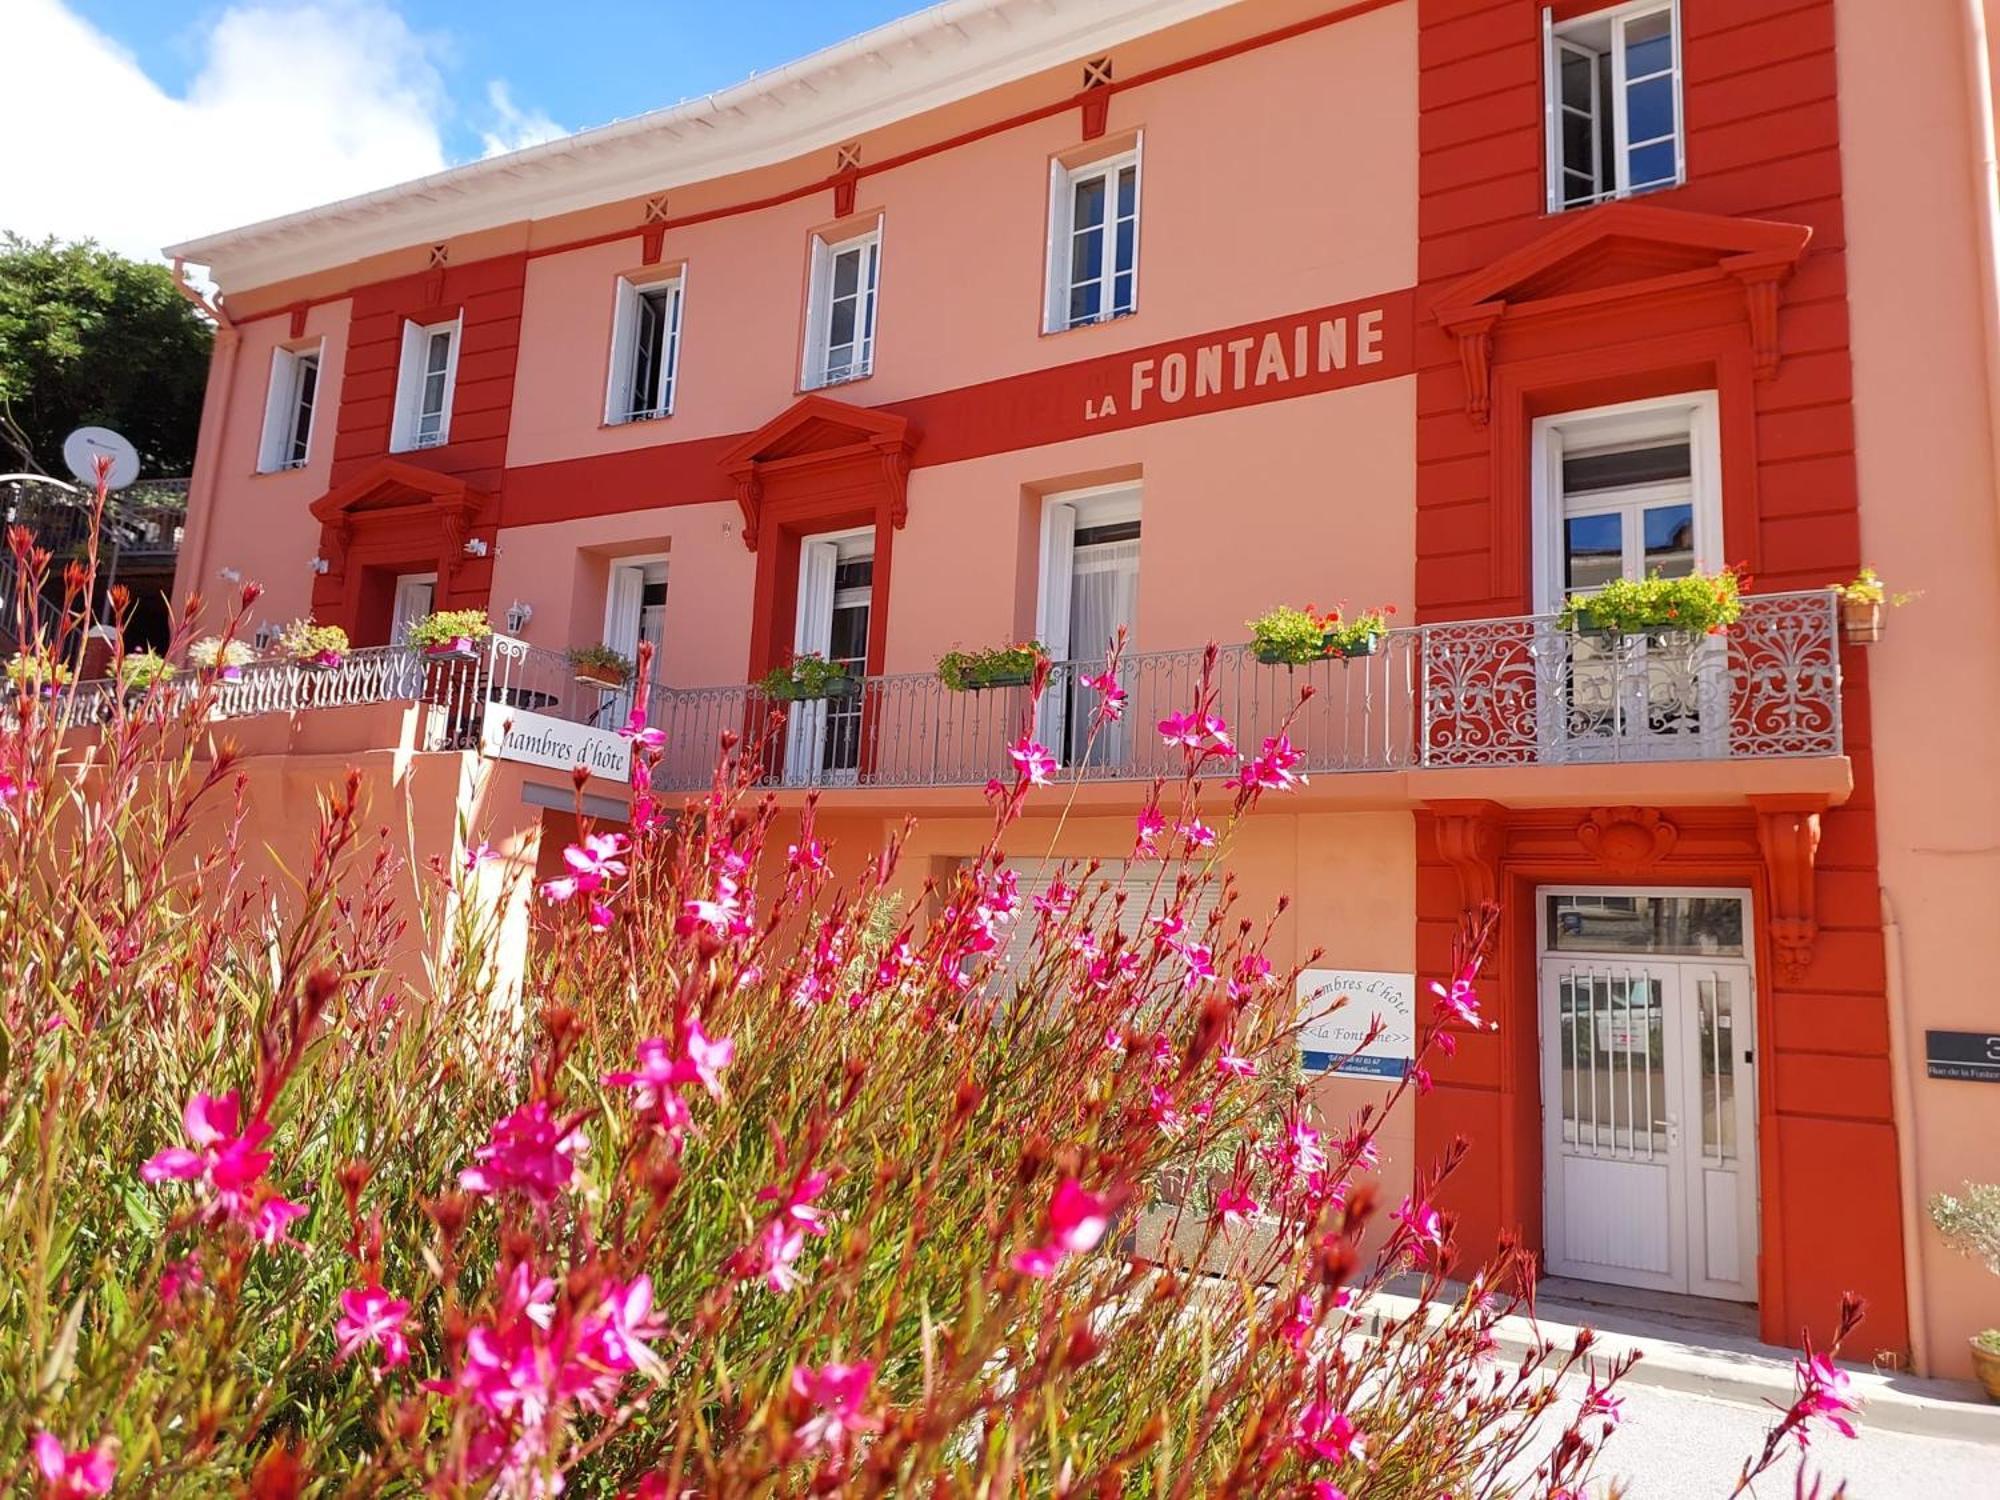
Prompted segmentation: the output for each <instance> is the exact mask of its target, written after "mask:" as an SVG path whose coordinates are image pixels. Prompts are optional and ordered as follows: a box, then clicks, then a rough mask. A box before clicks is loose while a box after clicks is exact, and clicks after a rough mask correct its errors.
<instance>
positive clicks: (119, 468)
mask: <svg viewBox="0 0 2000 1500" xmlns="http://www.w3.org/2000/svg"><path fill="white" fill-rule="evenodd" d="M100 458H108V459H110V460H111V472H110V473H108V474H106V475H105V477H104V482H105V484H106V486H107V487H108V488H110V489H114V490H122V489H124V488H125V486H126V485H128V484H130V483H131V482H132V481H133V480H135V479H137V478H138V477H139V450H138V449H136V448H134V447H133V446H132V445H131V444H130V443H128V442H126V441H125V439H124V438H122V437H120V436H119V435H118V434H117V433H115V432H113V431H112V430H111V429H110V428H109V427H79V428H77V430H76V431H75V432H72V433H71V434H70V435H69V436H68V437H66V438H64V439H63V462H64V463H66V464H68V465H69V471H70V473H72V474H74V475H75V476H76V477H77V479H78V481H79V482H81V483H83V484H86V485H89V486H90V488H92V489H96V488H97V461H98V460H99V459H100Z"/></svg>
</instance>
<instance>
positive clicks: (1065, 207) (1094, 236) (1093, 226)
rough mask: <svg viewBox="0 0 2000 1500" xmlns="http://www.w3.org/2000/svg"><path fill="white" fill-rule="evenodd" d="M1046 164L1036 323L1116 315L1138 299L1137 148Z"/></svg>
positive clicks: (1071, 324) (1077, 323) (1057, 325)
mask: <svg viewBox="0 0 2000 1500" xmlns="http://www.w3.org/2000/svg"><path fill="white" fill-rule="evenodd" d="M1053 170H1054V180H1053V184H1052V187H1051V192H1050V198H1049V305H1048V316H1047V320H1046V322H1045V324H1044V326H1045V328H1046V329H1047V330H1048V331H1049V332H1050V333H1054V332H1056V331H1057V330H1059V329H1063V328H1078V327H1081V326H1082V325H1083V324H1085V323H1100V322H1103V321H1104V320H1105V319H1107V318H1122V317H1124V316H1125V315H1126V314H1127V313H1130V312H1132V311H1134V310H1135V309H1136V308H1137V307H1138V305H1139V152H1138V149H1137V148H1136V147H1135V148H1133V149H1132V150H1130V151H1125V152H1121V153H1119V154H1118V155H1117V156H1112V157H1106V158H1103V159H1100V160H1097V161H1092V162H1087V163H1085V164H1084V165H1082V166H1075V167H1069V166H1064V165H1063V164H1062V163H1061V162H1057V163H1056V164H1055V167H1054V169H1053Z"/></svg>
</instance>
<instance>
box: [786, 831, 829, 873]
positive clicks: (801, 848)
mask: <svg viewBox="0 0 2000 1500" xmlns="http://www.w3.org/2000/svg"><path fill="white" fill-rule="evenodd" d="M785 868H786V869H788V870H797V871H803V872H804V873H806V874H808V875H818V874H820V873H821V872H823V871H824V870H825V869H826V845H824V844H822V843H821V842H820V841H819V840H818V839H804V840H801V841H800V842H799V843H796V844H787V845H786V846H785Z"/></svg>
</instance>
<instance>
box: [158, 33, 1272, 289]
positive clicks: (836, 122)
mask: <svg viewBox="0 0 2000 1500" xmlns="http://www.w3.org/2000/svg"><path fill="white" fill-rule="evenodd" d="M1233 3H1235V0H945V3H944V4H941V5H934V6H932V7H931V8H930V9H929V10H925V11H920V12H918V13H917V14H915V15H912V16H905V17H904V18H903V19H901V20H898V21H891V22H890V23H889V24H888V25H886V26H879V27H877V28H875V29H874V30H873V31H867V32H863V33H862V34H861V35H859V36H857V37H853V38H851V39H849V40H848V41H845V42H840V43H837V44H836V45H834V46H832V47H829V48H826V49H825V50H824V51H821V52H816V53H814V54H812V55H811V56H810V57H806V58H803V59H801V60H800V61H798V62H793V63H787V64H786V65H785V66H783V67H781V68H778V69H777V70H775V71H774V72H770V73H764V74H760V75H758V76H756V77H753V78H751V79H749V80H747V81H746V82H743V83H739V84H736V85H734V86H733V87H731V88H727V89H723V90H722V91H720V92H719V93H714V94H708V95H705V96H704V97H702V98H699V99H690V100H688V101H686V102H685V103H682V104H677V105H675V106H674V107H672V108H671V109H660V110H653V111H651V112H649V113H647V114H643V115H637V116H634V117H633V118H631V119H629V120H620V121H617V122H615V123H613V124H610V125H603V126H599V127H597V128H596V129H593V130H585V131H582V132H579V133H578V134H576V135H571V136H565V137H563V138H562V139H560V140H555V141H547V142H544V143H543V144H541V145H537V146H529V147H527V148H526V149H524V150H520V151H514V152H509V153H508V154H507V155H505V156H496V157H490V158H488V159H486V160H484V161H477V162H471V163H468V164H467V165H465V166H460V167H452V168H450V169H448V170H446V171H443V172H437V173H433V174H432V175H431V176H429V177H420V178H418V179H416V180H415V181H413V182H406V183H402V184H399V185H397V186H395V187H388V188H381V189H378V190H377V191H375V192H372V193H364V194H362V195H361V196H359V197H355V198H344V199H342V200H340V201H339V202H337V203H329V204H326V205H324V206H322V207H319V208H309V209H305V210H303V211H301V212H299V213H294V214H287V215H285V216H283V217H282V218H276V219H266V220H264V221H263V222H261V223H257V224H250V225H246V226H245V227H243V228H240V229H232V230H228V231H226V232H224V233H221V234H213V235H208V236H205V237H203V238H201V239H194V240H188V241H186V242H184V243H182V244H178V245H170V246H168V247H167V249H166V251H165V253H166V254H167V255H168V256H169V257H170V258H172V259H175V260H185V261H187V262H189V263H191V264H194V265H200V266H206V267H208V269H209V274H210V276H211V278H212V279H213V280H214V281H215V282H216V283H217V284H218V285H220V286H223V287H225V288H234V289H236V290H239V291H240V290H242V289H244V288H248V287H255V286H263V285H267V284H269V283H271V282H274V281H282V280H286V279H289V278H291V277H294V276H301V275H306V274H309V273H311V272H314V271H323V270H328V269H331V268H333V267H337V266H342V265H346V264H348V263H350V262H352V261H355V260H359V259H361V258H363V257H365V256H369V255H379V254H382V253H384V252H386V251H391V250H400V249H405V248H408V247H410V246H414V245H422V244H430V243H435V242H437V241H440V240H444V239H448V238H450V237H451V236H453V235H461V234H467V233H470V232H472V231H475V230H481V229H494V228H499V227H501V226H503V225H507V224H513V223H519V222H522V221H523V220H529V219H538V218H548V217H552V216H554V215H557V214H564V213H570V212H574V211H576V210H578V209H584V208H590V207H594V206H596V205H598V204H602V203H611V202H616V201H618V200H620V199H625V198H638V197H643V196H645V195H647V194H651V193H658V192H664V191H668V190H670V189H672V188H674V187H678V186H684V185H686V184H688V183H691V182H702V181H706V180H708V179H711V178H715V177H722V176H727V175H729V174H731V173H735V172H743V171H749V170H752V169H755V168H758V167H766V166H771V165H774V164H776V163H779V162H783V161H788V160H792V159H794V158H796V157H799V156H801V155H804V154H806V153H808V152H811V151H815V150H820V149H823V148H825V147H828V146H833V145H837V144H840V143H841V142H844V141H847V140H851V139H853V138H854V137H855V136H857V135H861V134H863V133H865V132H867V131H870V130H876V129H880V128H881V127H883V126H885V125H888V124H892V123H894V122H895V121H897V120H901V119H906V118H908V117H910V116H912V115H916V114H921V113H923V112H924V111H925V110H929V109H934V108H936V107H938V106H940V105H943V104H948V103H950V102H952V101H953V100H956V99H963V98H966V97H968V96H970V95H973V94H977V93H980V92H982V91H984V90H986V89H990V88H995V87H998V86H1000V85H1003V84H1006V83H1009V82H1011V81H1013V80H1015V79H1019V78H1024V77H1028V76H1031V75H1033V74H1035V73H1039V72H1042V71H1043V70H1045V69H1048V68H1052V67H1057V66H1059V65H1061V64H1063V63H1066V62H1078V63H1080V62H1082V61H1083V60H1084V59H1086V58H1087V57H1089V56H1092V55H1094V54H1096V53H1098V52H1101V51H1104V50H1106V49H1108V48H1110V47H1113V46H1115V45H1117V44H1118V43H1120V42H1123V41H1129V40H1130V39H1131V38H1133V37H1135V36H1143V35H1145V34H1147V33H1148V32H1153V31H1159V30H1162V29H1164V28H1165V27H1168V26H1172V25H1174V24H1176V23H1177V22H1180V21H1183V20H1186V19H1188V18H1190V17H1192V16H1197V15H1202V14H1205V13H1207V12H1209V11H1214V10H1220V9H1223V8H1225V7H1226V6H1228V5H1230V4H1233ZM1080 82H1081V80H1080V79H1079V83H1080ZM863 166H864V170H865V168H866V163H864V164H863ZM632 232H633V233H634V234H637V233H639V227H638V226H637V225H634V226H633V231H632Z"/></svg>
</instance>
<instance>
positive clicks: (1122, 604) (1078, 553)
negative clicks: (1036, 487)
mask: <svg viewBox="0 0 2000 1500" xmlns="http://www.w3.org/2000/svg"><path fill="white" fill-rule="evenodd" d="M1138 616H1139V489H1138V487H1137V486H1136V485H1129V484H1127V485H1110V486H1105V487H1102V488H1098V489H1090V490H1078V491H1073V492H1070V493H1067V494H1062V495H1052V496H1050V497H1049V498H1048V499H1047V500H1046V501H1044V502H1043V505H1042V567H1041V579H1040V584H1039V595H1038V602H1037V606H1036V613H1035V637H1036V639H1037V640H1039V641H1040V642H1041V643H1042V644H1043V645H1044V646H1046V647H1048V649H1049V651H1050V652H1051V653H1052V654H1053V655H1054V657H1055V660H1056V661H1057V662H1058V663H1060V664H1061V665H1060V666H1059V668H1058V671H1057V675H1056V677H1055V679H1054V680H1053V681H1052V682H1051V683H1050V686H1049V691H1048V694H1047V695H1046V696H1045V697H1044V698H1043V700H1042V714H1043V722H1042V725H1041V732H1042V734H1043V735H1044V743H1045V744H1047V745H1048V746H1049V747H1050V748H1051V749H1053V750H1055V751H1056V752H1057V753H1058V754H1059V755H1060V756H1061V757H1062V758H1063V762H1064V764H1066V765H1077V764H1082V763H1083V762H1084V761H1086V760H1088V761H1089V763H1091V764H1093V765H1111V764H1116V763H1118V762H1119V761H1120V760H1122V759H1123V758H1124V756H1125V753H1126V751H1127V749H1128V747H1129V743H1130V726H1129V725H1128V724H1125V723H1123V722H1117V723H1109V724H1105V725H1102V726H1100V727H1099V729H1098V731H1097V736H1096V739H1095V740H1094V741H1093V740H1092V739H1091V722H1090V720H1091V712H1092V709H1093V708H1094V707H1095V704H1096V696H1095V690H1094V689H1090V688H1086V687H1084V686H1083V683H1082V679H1083V677H1085V676H1086V675H1089V676H1096V675H1098V674H1099V673H1101V672H1102V671H1103V670H1104V665H1105V659H1106V656H1107V654H1108V653H1109V650H1110V647H1111V642H1112V640H1113V639H1114V638H1115V637H1116V636H1117V634H1118V632H1119V631H1121V630H1122V631H1124V633H1125V641H1126V645H1125V649H1126V654H1127V657H1128V658H1129V657H1130V654H1131V652H1132V650H1133V649H1134V639H1133V636H1134V630H1135V628H1136V626H1137V624H1138ZM1086 752H1087V753H1086Z"/></svg>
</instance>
